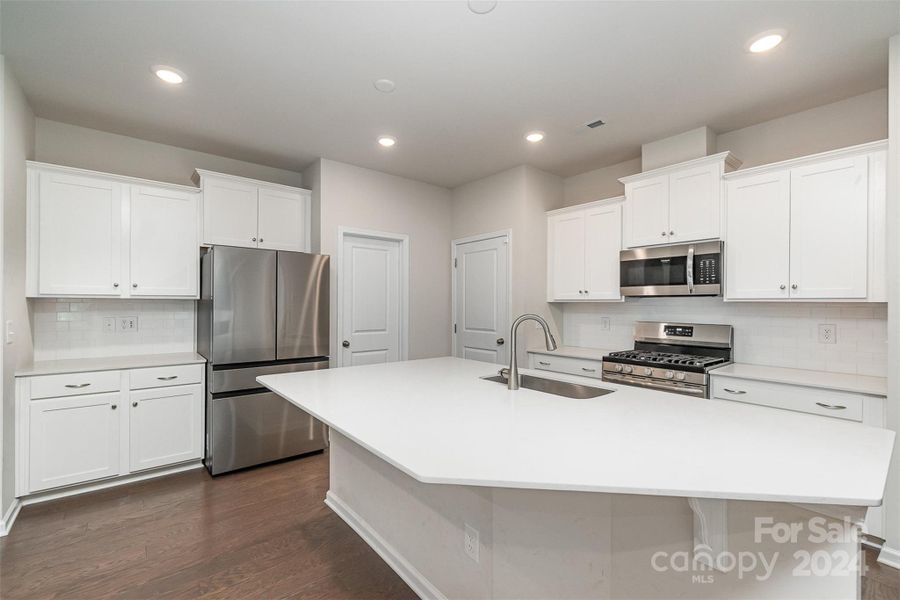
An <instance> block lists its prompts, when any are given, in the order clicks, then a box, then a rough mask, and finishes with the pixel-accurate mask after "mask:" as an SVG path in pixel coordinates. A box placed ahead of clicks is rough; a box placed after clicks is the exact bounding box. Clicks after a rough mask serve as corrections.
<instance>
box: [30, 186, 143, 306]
mask: <svg viewBox="0 0 900 600" xmlns="http://www.w3.org/2000/svg"><path fill="white" fill-rule="evenodd" d="M29 179H30V181H31V183H32V187H37V188H38V190H39V192H38V193H37V195H35V196H34V197H33V198H32V202H30V203H29V217H31V218H32V221H33V222H32V225H33V226H34V227H33V229H34V230H36V231H37V239H36V240H34V241H37V242H38V244H37V248H36V249H35V250H36V253H35V254H36V255H37V256H40V258H41V261H40V270H39V272H38V273H37V291H38V292H39V293H40V294H46V295H57V294H83V295H92V296H119V295H120V291H121V289H122V286H123V285H124V283H125V281H124V280H123V279H122V278H121V272H120V266H121V263H120V261H121V235H122V193H123V192H122V185H121V184H120V183H118V182H115V181H110V180H106V179H98V178H93V177H84V176H76V175H70V174H66V173H59V172H41V173H32V174H31V177H29Z"/></svg>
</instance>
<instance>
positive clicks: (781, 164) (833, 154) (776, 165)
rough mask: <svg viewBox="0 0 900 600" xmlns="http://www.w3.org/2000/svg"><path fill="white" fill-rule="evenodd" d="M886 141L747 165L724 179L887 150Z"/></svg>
mask: <svg viewBox="0 0 900 600" xmlns="http://www.w3.org/2000/svg"><path fill="white" fill-rule="evenodd" d="M887 145H888V141H887V140H878V141H875V142H866V143H865V144H857V145H855V146H847V147H845V148H836V149H835V150H826V151H825V152H819V153H817V154H808V155H806V156H798V157H797V158H789V159H787V160H781V161H778V162H773V163H768V164H765V165H759V166H758V167H749V168H747V169H740V170H738V171H733V172H731V173H726V174H725V176H724V179H726V180H727V179H738V178H741V177H751V176H753V175H760V174H762V173H768V172H770V171H779V170H782V169H790V168H793V167H800V166H803V165H807V164H812V163H816V162H820V161H823V160H830V159H832V158H841V157H842V156H852V155H856V154H867V153H869V152H877V151H879V150H887Z"/></svg>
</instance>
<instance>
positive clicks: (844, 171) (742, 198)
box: [725, 142, 887, 302]
mask: <svg viewBox="0 0 900 600" xmlns="http://www.w3.org/2000/svg"><path fill="white" fill-rule="evenodd" d="M884 147H885V144H884V142H877V143H872V144H863V145H861V146H855V147H852V148H845V149H841V150H835V151H832V152H826V153H823V154H820V155H815V156H811V157H803V158H799V159H794V160H790V161H784V162H782V163H777V164H774V165H766V166H763V167H755V168H753V169H748V170H747V171H744V172H736V173H732V174H730V175H729V176H728V177H727V178H726V180H727V186H726V194H727V200H726V209H727V236H726V244H725V256H726V274H725V275H726V276H725V282H726V291H725V297H726V299H728V300H801V301H802V300H829V299H837V300H848V301H860V300H868V301H872V302H884V301H885V289H886V268H885V264H886V255H887V253H886V246H885V226H884V222H885V219H886V213H885V185H884V182H885V177H886V169H885V150H884Z"/></svg>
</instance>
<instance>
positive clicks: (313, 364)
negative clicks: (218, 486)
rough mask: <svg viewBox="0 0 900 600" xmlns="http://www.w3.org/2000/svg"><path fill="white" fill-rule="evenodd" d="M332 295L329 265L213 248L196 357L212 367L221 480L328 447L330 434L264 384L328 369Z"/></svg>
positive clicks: (315, 257) (210, 420)
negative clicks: (261, 380) (264, 379)
mask: <svg viewBox="0 0 900 600" xmlns="http://www.w3.org/2000/svg"><path fill="white" fill-rule="evenodd" d="M328 294H329V257H328V256H324V255H319V254H307V253H303V252H282V251H276V250H258V249H252V248H234V247H231V246H213V247H212V248H210V249H209V250H208V251H207V252H206V253H205V254H204V255H203V256H202V257H201V259H200V300H199V303H198V308H197V351H198V352H199V353H200V354H202V355H203V356H204V357H205V358H206V360H207V378H206V386H207V393H206V458H205V461H204V462H205V464H206V468H207V469H208V470H209V472H210V473H211V474H212V475H219V474H221V473H226V472H228V471H233V470H235V469H241V468H244V467H250V466H253V465H258V464H262V463H266V462H270V461H274V460H279V459H282V458H287V457H291V456H296V455H299V454H306V453H308V452H314V451H317V450H322V449H324V448H325V446H326V432H325V426H324V425H323V424H322V423H321V422H319V421H317V420H316V419H314V418H313V417H312V416H310V415H309V414H307V413H306V412H304V411H302V410H300V409H299V408H297V407H296V406H294V405H293V404H291V403H290V402H288V401H287V400H285V399H284V398H282V397H280V396H278V395H276V394H274V393H272V392H270V391H268V390H267V389H265V388H263V387H261V386H260V385H259V384H258V383H257V382H256V378H257V377H258V376H260V375H269V374H273V373H287V372H295V371H311V370H316V369H327V368H328V353H329V352H328V350H329V349H328V339H329V322H328V319H329V306H328Z"/></svg>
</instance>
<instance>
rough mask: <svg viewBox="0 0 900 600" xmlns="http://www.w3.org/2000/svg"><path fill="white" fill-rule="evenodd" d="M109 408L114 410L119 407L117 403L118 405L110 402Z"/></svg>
mask: <svg viewBox="0 0 900 600" xmlns="http://www.w3.org/2000/svg"><path fill="white" fill-rule="evenodd" d="M109 408H110V410H116V409H117V408H119V405H118V404H112V405H110V407H109Z"/></svg>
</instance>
